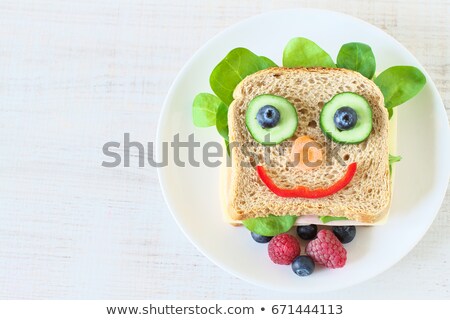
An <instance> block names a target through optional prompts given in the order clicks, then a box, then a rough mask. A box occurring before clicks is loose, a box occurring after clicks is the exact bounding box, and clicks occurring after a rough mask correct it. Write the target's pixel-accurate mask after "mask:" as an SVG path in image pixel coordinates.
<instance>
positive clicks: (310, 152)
mask: <svg viewBox="0 0 450 320" xmlns="http://www.w3.org/2000/svg"><path fill="white" fill-rule="evenodd" d="M290 161H291V163H292V165H293V166H295V167H296V168H298V169H300V170H312V169H317V168H319V167H320V166H321V165H322V162H323V156H322V150H321V146H320V144H319V143H317V142H316V141H314V140H313V139H311V138H310V137H308V136H301V137H298V138H297V139H295V141H294V144H293V146H292V150H291V155H290Z"/></svg>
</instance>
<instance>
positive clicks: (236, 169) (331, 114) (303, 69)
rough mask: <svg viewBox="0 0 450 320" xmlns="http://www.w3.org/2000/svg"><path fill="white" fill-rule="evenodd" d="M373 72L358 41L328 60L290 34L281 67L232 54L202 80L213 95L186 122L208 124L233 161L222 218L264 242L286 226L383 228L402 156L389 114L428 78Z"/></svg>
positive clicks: (369, 55)
mask: <svg viewBox="0 0 450 320" xmlns="http://www.w3.org/2000/svg"><path fill="white" fill-rule="evenodd" d="M375 73H376V64H375V57H374V54H373V52H372V50H371V48H370V47H369V46H368V45H366V44H363V43H357V42H352V43H347V44H344V45H343V46H342V47H341V49H340V51H339V53H338V56H337V60H336V63H335V62H334V61H333V60H332V59H331V57H330V56H329V55H328V54H327V53H326V52H325V51H324V50H322V49H321V48H320V47H319V46H318V45H317V44H315V43H314V42H312V41H311V40H308V39H305V38H294V39H292V40H291V41H289V43H288V44H287V46H286V47H285V49H284V52H283V67H278V66H277V65H276V64H275V63H274V62H273V61H271V60H270V59H268V58H266V57H263V56H258V55H256V54H254V53H253V52H251V51H250V50H248V49H245V48H236V49H233V50H232V51H230V52H229V54H228V55H227V56H226V57H225V58H224V59H223V60H222V61H221V62H220V63H219V64H218V65H217V66H216V67H215V68H214V70H213V72H212V74H211V77H210V85H211V88H212V90H213V91H214V93H215V94H216V95H211V94H209V93H200V94H198V95H197V96H196V97H195V99H194V104H193V120H194V124H195V125H196V126H198V127H207V126H211V125H216V127H217V130H218V132H219V133H220V135H221V136H222V137H223V138H224V141H225V145H226V146H227V149H228V154H229V156H230V158H231V166H223V170H222V172H223V174H222V179H221V187H220V190H221V197H222V202H223V211H224V216H225V220H226V221H227V222H229V223H230V224H233V225H239V224H243V225H244V226H246V227H247V228H248V229H250V230H251V231H256V232H257V233H258V232H259V234H262V235H264V236H274V235H277V234H279V233H282V232H286V231H287V230H289V229H290V227H292V225H294V224H296V225H305V224H306V225H307V224H311V223H313V224H325V223H330V222H331V224H334V225H361V224H363V225H374V224H379V223H382V222H385V221H386V217H387V215H388V212H389V207H390V203H391V197H392V164H393V163H394V162H396V161H399V160H400V157H399V156H393V155H392V153H394V152H395V150H394V149H393V141H395V130H396V129H395V121H396V120H395V119H396V116H395V112H394V108H395V107H397V106H398V105H400V104H403V103H404V102H406V101H407V100H409V99H411V98H412V97H414V96H415V95H416V94H417V93H418V92H419V91H420V90H421V89H422V88H423V86H424V85H425V82H426V79H425V76H424V75H423V74H422V72H421V71H420V70H419V69H417V68H415V67H412V66H394V67H390V68H388V69H386V70H384V71H383V72H381V73H379V74H378V75H375ZM212 115H215V117H214V116H212Z"/></svg>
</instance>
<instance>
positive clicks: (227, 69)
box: [209, 48, 276, 106]
mask: <svg viewBox="0 0 450 320" xmlns="http://www.w3.org/2000/svg"><path fill="white" fill-rule="evenodd" d="M274 66H276V65H275V63H274V62H273V61H272V60H270V59H268V58H266V57H260V56H257V55H256V54H254V53H253V52H251V51H250V50H248V49H245V48H236V49H233V50H231V51H230V52H229V53H228V54H227V55H226V57H225V58H224V59H223V60H222V61H220V62H219V64H218V65H217V66H216V67H215V68H214V70H213V71H212V73H211V76H210V77H209V84H210V86H211V89H212V90H213V91H214V93H215V94H216V95H217V96H218V97H219V98H220V99H221V100H222V101H223V102H224V103H225V104H226V105H227V106H228V105H230V103H231V102H232V101H233V91H234V89H235V88H236V86H237V85H238V84H239V82H241V81H242V80H243V79H244V78H245V77H246V76H248V75H251V74H253V73H255V72H257V71H259V70H263V69H267V68H270V67H274Z"/></svg>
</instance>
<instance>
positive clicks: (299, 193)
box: [256, 162, 356, 199]
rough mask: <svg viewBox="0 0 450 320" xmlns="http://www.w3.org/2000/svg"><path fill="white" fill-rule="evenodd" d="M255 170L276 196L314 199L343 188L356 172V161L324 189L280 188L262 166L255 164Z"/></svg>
mask: <svg viewBox="0 0 450 320" xmlns="http://www.w3.org/2000/svg"><path fill="white" fill-rule="evenodd" d="M256 171H257V172H258V175H259V177H260V179H261V180H262V182H264V184H265V185H266V186H267V187H268V188H269V189H270V191H272V192H273V193H275V194H276V195H277V196H280V197H283V198H310V199H316V198H323V197H327V196H330V195H332V194H334V193H336V192H338V191H339V190H341V189H343V188H345V186H346V185H348V184H349V183H350V181H352V179H353V176H354V175H355V172H356V162H353V163H352V164H350V165H349V166H348V167H347V172H346V173H345V175H344V176H343V177H342V178H341V179H340V180H338V181H336V182H335V183H334V184H333V185H331V186H329V187H328V188H325V189H314V190H311V189H309V188H307V187H304V186H299V187H297V188H295V189H282V188H279V187H278V186H277V185H276V184H275V183H274V182H273V181H272V179H270V177H269V176H268V175H267V172H266V170H265V169H264V167H262V166H256Z"/></svg>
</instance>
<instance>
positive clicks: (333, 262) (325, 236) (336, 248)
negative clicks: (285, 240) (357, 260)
mask: <svg viewBox="0 0 450 320" xmlns="http://www.w3.org/2000/svg"><path fill="white" fill-rule="evenodd" d="M306 254H307V255H308V256H310V257H311V258H312V259H313V260H314V261H315V262H316V263H318V264H321V265H323V266H325V267H327V268H332V269H335V268H342V267H343V266H344V265H345V262H346V261H347V251H346V250H345V248H344V247H343V246H342V244H341V242H340V241H339V239H338V238H336V236H335V235H334V234H333V232H331V231H330V230H320V231H319V232H318V233H317V238H316V239H314V240H312V241H310V242H309V243H308V245H307V246H306Z"/></svg>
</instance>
